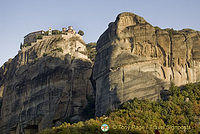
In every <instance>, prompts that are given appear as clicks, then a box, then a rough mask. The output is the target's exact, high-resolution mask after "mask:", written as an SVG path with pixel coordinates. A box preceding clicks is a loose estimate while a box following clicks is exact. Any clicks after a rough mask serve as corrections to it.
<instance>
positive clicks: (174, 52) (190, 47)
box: [93, 12, 200, 116]
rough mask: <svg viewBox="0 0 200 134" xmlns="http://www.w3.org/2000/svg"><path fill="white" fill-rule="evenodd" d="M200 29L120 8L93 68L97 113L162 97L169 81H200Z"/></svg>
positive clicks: (105, 34)
mask: <svg viewBox="0 0 200 134" xmlns="http://www.w3.org/2000/svg"><path fill="white" fill-rule="evenodd" d="M199 59H200V32H198V31H195V30H191V29H183V30H180V31H176V30H173V29H160V28H159V27H153V26H152V25H151V24H149V23H148V22H147V21H145V20H144V18H142V17H140V16H138V15H135V14H133V13H128V12H125V13H121V14H119V15H118V16H117V18H116V20H115V22H111V23H110V24H109V26H108V29H107V30H106V31H105V32H104V33H103V34H102V35H101V36H100V38H99V39H98V42H97V55H96V59H95V64H94V68H93V79H94V81H95V82H96V101H95V103H96V104H95V109H96V115H97V116H100V115H102V114H105V113H106V112H107V111H108V110H109V109H110V110H112V109H115V108H117V107H118V106H119V104H121V103H123V102H125V101H128V100H130V99H133V98H134V97H137V98H139V99H150V100H157V99H159V98H160V90H162V89H168V88H169V86H170V83H171V82H173V83H174V84H175V85H177V86H180V85H183V84H187V83H193V82H198V81H200V62H199Z"/></svg>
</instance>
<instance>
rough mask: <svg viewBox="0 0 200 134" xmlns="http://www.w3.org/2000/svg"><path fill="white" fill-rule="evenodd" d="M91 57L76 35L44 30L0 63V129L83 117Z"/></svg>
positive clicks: (18, 129) (14, 129) (33, 128)
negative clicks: (48, 33)
mask: <svg viewBox="0 0 200 134" xmlns="http://www.w3.org/2000/svg"><path fill="white" fill-rule="evenodd" d="M91 73H92V62H91V61H90V60H89V59H88V57H87V55H86V47H85V43H84V41H83V40H82V37H81V36H80V35H77V34H76V35H74V34H69V35H52V36H44V37H43V39H42V40H38V41H37V42H36V43H32V44H31V46H28V47H24V48H22V50H20V51H19V53H18V54H17V55H16V56H15V57H14V58H13V59H10V60H9V61H8V62H6V63H5V64H4V65H3V66H2V67H1V68H0V90H1V92H2V93H3V95H2V96H1V100H2V106H1V116H0V117H1V118H0V132H1V133H9V132H12V133H21V132H28V131H38V130H39V131H40V130H42V129H44V128H47V127H52V126H54V125H56V124H57V123H59V121H60V122H63V121H68V122H69V121H70V122H77V121H80V120H85V118H86V117H85V116H84V115H83V114H82V112H83V111H84V108H85V107H86V106H87V104H88V100H87V98H88V97H93V98H94V94H93V89H92V85H91V82H90V77H91Z"/></svg>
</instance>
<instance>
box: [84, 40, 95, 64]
mask: <svg viewBox="0 0 200 134" xmlns="http://www.w3.org/2000/svg"><path fill="white" fill-rule="evenodd" d="M96 45H97V44H96V43H95V42H91V43H88V44H86V48H87V55H88V58H90V59H91V60H92V61H93V62H94V60H95V56H96V54H97V52H96Z"/></svg>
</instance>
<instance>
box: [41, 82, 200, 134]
mask: <svg viewBox="0 0 200 134" xmlns="http://www.w3.org/2000/svg"><path fill="white" fill-rule="evenodd" d="M169 92H170V96H169V97H168V99H167V100H165V101H164V100H159V101H157V102H151V101H148V100H138V99H136V98H134V99H133V100H131V101H129V102H125V103H124V104H122V105H121V106H120V108H119V109H118V110H115V111H112V112H111V113H109V114H108V115H106V116H102V117H96V119H90V120H87V121H85V122H78V123H74V124H69V123H66V122H65V123H63V124H62V125H61V126H59V127H53V128H52V129H46V130H44V131H43V132H42V133H41V134H56V133H59V134H64V133H69V134H70V133H84V134H86V133H87V134H90V133H101V132H102V131H101V129H100V126H101V125H102V124H104V123H106V124H108V125H109V127H110V129H109V133H113V134H117V133H124V134H125V133H154V132H155V130H158V131H159V132H161V133H165V134H173V133H191V134H192V133H198V132H200V125H199V123H200V83H196V84H188V85H185V86H184V87H176V86H174V85H172V86H171V88H170V90H169ZM186 100H187V101H186Z"/></svg>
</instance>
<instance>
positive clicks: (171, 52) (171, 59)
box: [169, 34, 173, 67]
mask: <svg viewBox="0 0 200 134" xmlns="http://www.w3.org/2000/svg"><path fill="white" fill-rule="evenodd" d="M169 39H170V47H169V48H170V57H169V58H170V62H169V63H170V67H173V46H172V45H173V43H172V34H169Z"/></svg>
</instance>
